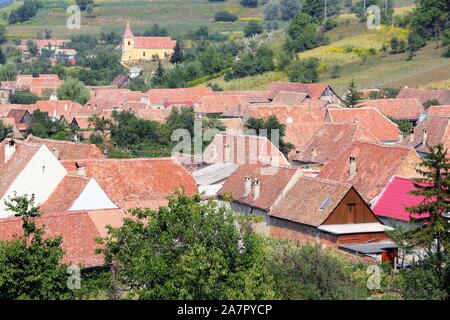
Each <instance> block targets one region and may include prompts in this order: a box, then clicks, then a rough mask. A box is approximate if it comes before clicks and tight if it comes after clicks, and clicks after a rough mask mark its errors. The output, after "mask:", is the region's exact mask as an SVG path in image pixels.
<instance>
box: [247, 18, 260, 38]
mask: <svg viewBox="0 0 450 320" xmlns="http://www.w3.org/2000/svg"><path fill="white" fill-rule="evenodd" d="M261 33H263V27H262V25H261V23H259V22H258V21H255V20H251V21H249V23H248V24H247V25H246V26H245V28H244V35H245V36H246V37H253V36H254V35H257V34H261Z"/></svg>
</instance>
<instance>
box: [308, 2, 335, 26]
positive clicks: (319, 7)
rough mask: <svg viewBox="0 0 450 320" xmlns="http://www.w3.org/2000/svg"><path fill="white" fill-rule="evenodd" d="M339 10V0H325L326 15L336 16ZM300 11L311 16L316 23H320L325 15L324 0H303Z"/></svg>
mask: <svg viewBox="0 0 450 320" xmlns="http://www.w3.org/2000/svg"><path fill="white" fill-rule="evenodd" d="M339 11H340V3H339V0H327V17H332V16H337V15H338V14H339ZM301 12H303V13H305V14H307V15H309V16H311V17H312V18H313V19H314V21H315V22H316V23H322V22H323V20H324V17H325V0H304V3H303V6H302V9H301Z"/></svg>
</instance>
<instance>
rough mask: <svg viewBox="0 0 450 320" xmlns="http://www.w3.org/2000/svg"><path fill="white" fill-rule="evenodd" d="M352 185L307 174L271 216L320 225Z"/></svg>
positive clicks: (281, 201) (315, 225)
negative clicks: (311, 176)
mask: <svg viewBox="0 0 450 320" xmlns="http://www.w3.org/2000/svg"><path fill="white" fill-rule="evenodd" d="M351 188H352V186H351V184H348V183H341V182H337V181H332V180H324V179H319V178H310V177H304V176H303V177H300V178H299V179H298V180H297V181H296V182H295V184H294V185H293V186H292V188H291V189H290V190H289V191H288V192H287V193H286V194H285V195H284V196H283V197H282V198H281V200H280V201H279V202H278V203H277V204H276V205H275V207H274V208H273V209H272V210H271V211H270V213H269V215H270V216H273V217H277V218H281V219H285V220H289V221H294V222H298V223H302V224H306V225H310V226H314V227H317V226H319V225H321V224H322V223H323V222H324V221H325V220H326V219H327V218H328V217H329V215H330V214H331V213H332V212H333V211H334V209H335V208H336V206H337V205H338V204H339V202H340V201H341V200H342V198H344V196H345V195H346V194H347V193H348V191H349V190H350V189H351Z"/></svg>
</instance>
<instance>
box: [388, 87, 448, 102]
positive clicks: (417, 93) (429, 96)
mask: <svg viewBox="0 0 450 320" xmlns="http://www.w3.org/2000/svg"><path fill="white" fill-rule="evenodd" d="M397 99H418V100H419V101H420V103H424V102H426V101H428V100H433V99H436V100H437V101H439V102H440V103H441V104H450V90H422V89H415V88H401V89H400V92H399V94H398V95H397Z"/></svg>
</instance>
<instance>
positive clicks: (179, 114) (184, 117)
mask: <svg viewBox="0 0 450 320" xmlns="http://www.w3.org/2000/svg"><path fill="white" fill-rule="evenodd" d="M194 121H195V112H194V109H193V108H190V107H182V108H173V109H172V111H171V112H170V114H169V116H168V117H167V119H166V125H167V127H169V129H170V131H171V132H173V131H175V130H177V129H186V130H187V131H189V134H190V135H191V137H193V136H194Z"/></svg>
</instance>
